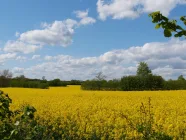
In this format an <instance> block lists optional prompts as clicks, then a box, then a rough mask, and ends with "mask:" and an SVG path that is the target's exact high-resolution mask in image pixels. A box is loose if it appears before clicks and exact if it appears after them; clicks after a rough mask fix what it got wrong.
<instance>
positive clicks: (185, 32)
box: [149, 11, 186, 37]
mask: <svg viewBox="0 0 186 140" xmlns="http://www.w3.org/2000/svg"><path fill="white" fill-rule="evenodd" d="M149 16H150V17H151V18H152V22H153V23H156V27H155V28H156V29H159V28H162V29H163V30H164V36H165V37H171V36H172V35H174V37H182V36H183V37H186V29H185V28H184V27H182V26H181V25H178V24H177V20H170V19H169V18H167V17H166V16H164V15H162V14H161V13H160V11H157V12H153V13H151V14H149ZM180 20H181V22H182V23H183V24H184V25H186V16H181V17H180Z"/></svg>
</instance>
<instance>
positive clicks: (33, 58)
mask: <svg viewBox="0 0 186 140" xmlns="http://www.w3.org/2000/svg"><path fill="white" fill-rule="evenodd" d="M40 57H41V56H40V55H33V56H32V60H35V59H39V58H40Z"/></svg>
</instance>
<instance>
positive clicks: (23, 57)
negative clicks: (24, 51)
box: [15, 56, 27, 62]
mask: <svg viewBox="0 0 186 140" xmlns="http://www.w3.org/2000/svg"><path fill="white" fill-rule="evenodd" d="M15 60H18V61H20V62H25V61H26V60H27V58H26V57H25V56H17V57H16V59H15Z"/></svg>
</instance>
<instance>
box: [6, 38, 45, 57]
mask: <svg viewBox="0 0 186 140" xmlns="http://www.w3.org/2000/svg"><path fill="white" fill-rule="evenodd" d="M41 48H42V46H37V45H32V44H28V43H24V42H22V41H8V42H7V43H6V44H5V47H4V51H5V52H11V53H15V52H19V53H24V54H28V53H33V52H35V51H36V50H38V49H41Z"/></svg>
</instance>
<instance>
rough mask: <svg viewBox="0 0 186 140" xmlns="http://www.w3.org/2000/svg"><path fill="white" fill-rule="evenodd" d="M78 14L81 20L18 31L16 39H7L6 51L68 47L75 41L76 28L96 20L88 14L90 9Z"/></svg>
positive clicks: (31, 50) (59, 22)
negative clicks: (43, 47)
mask: <svg viewBox="0 0 186 140" xmlns="http://www.w3.org/2000/svg"><path fill="white" fill-rule="evenodd" d="M75 14H76V16H77V17H78V18H80V21H76V20H73V19H66V20H63V21H54V22H53V23H51V24H49V23H46V22H44V23H41V29H35V30H30V31H26V32H23V33H19V32H16V33H15V36H16V37H18V39H17V40H15V41H10V40H9V41H7V43H6V44H5V46H4V51H6V52H19V53H25V54H28V53H33V52H35V51H36V50H38V49H40V48H42V46H62V47H67V46H69V45H71V44H72V42H73V35H74V32H75V29H76V28H78V27H80V26H81V25H88V24H93V23H95V22H96V20H95V19H94V18H92V17H89V16H88V10H86V11H76V12H75Z"/></svg>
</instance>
